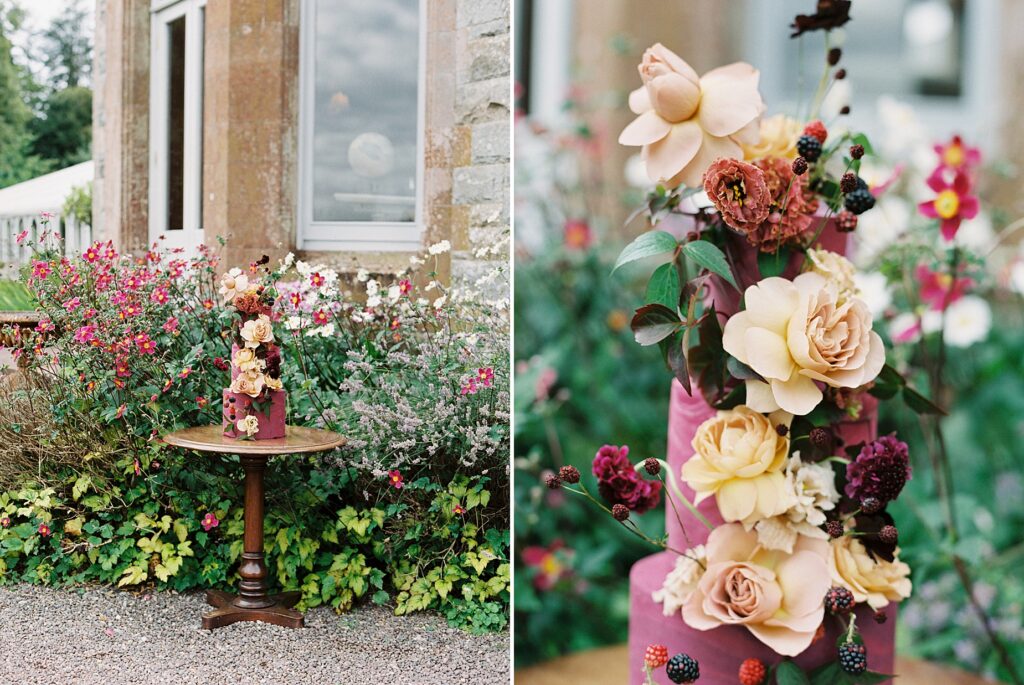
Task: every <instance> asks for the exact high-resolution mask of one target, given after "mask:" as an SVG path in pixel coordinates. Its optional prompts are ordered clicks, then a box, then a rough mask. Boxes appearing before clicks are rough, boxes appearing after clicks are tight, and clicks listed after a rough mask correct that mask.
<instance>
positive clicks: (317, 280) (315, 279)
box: [309, 272, 325, 288]
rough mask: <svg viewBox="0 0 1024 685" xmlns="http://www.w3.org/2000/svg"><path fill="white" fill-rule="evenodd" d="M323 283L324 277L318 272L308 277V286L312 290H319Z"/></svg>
mask: <svg viewBox="0 0 1024 685" xmlns="http://www.w3.org/2000/svg"><path fill="white" fill-rule="evenodd" d="M324 283H325V281H324V277H323V276H321V275H320V273H319V272H317V273H314V274H310V275H309V284H310V285H311V286H313V287H314V288H319V287H320V286H322V285H323V284H324Z"/></svg>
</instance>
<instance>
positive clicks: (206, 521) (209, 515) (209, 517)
mask: <svg viewBox="0 0 1024 685" xmlns="http://www.w3.org/2000/svg"><path fill="white" fill-rule="evenodd" d="M218 525H220V521H218V520H217V516H216V515H215V514H214V513H213V512H212V511H208V512H206V516H204V517H203V523H202V526H203V530H205V531H209V530H210V529H211V528H216V527H217V526H218Z"/></svg>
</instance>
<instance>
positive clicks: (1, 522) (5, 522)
mask: <svg viewBox="0 0 1024 685" xmlns="http://www.w3.org/2000/svg"><path fill="white" fill-rule="evenodd" d="M10 525H11V517H10V516H4V517H3V518H0V526H3V527H4V528H7V527H8V526H10Z"/></svg>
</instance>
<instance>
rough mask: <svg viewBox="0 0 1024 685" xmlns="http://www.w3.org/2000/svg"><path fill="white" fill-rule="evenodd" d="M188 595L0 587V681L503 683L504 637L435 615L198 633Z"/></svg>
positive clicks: (94, 684)
mask: <svg viewBox="0 0 1024 685" xmlns="http://www.w3.org/2000/svg"><path fill="white" fill-rule="evenodd" d="M206 610H208V607H207V606H206V603H205V601H204V600H203V597H202V596H201V595H198V594H188V595H179V594H176V593H171V592H159V593H156V594H153V595H144V596H137V595H133V594H130V593H128V592H117V591H113V590H109V589H91V590H84V591H82V590H57V589H51V588H38V587H32V586H26V585H15V586H12V587H9V588H0V684H2V685H121V684H122V683H123V684H129V683H130V684H131V685H148V684H150V683H152V684H153V685H193V684H197V685H198V684H202V685H221V684H224V685H227V684H230V685H291V684H292V683H295V684H296V685H300V684H301V685H320V684H321V683H322V684H324V685H340V684H342V683H344V684H345V685H350V684H354V683H374V684H375V685H386V684H391V683H395V684H398V683H401V684H402V685H427V684H430V683H444V684H445V685H453V684H458V683H473V684H474V685H477V684H479V685H490V684H492V683H508V682H509V673H510V669H509V637H508V633H507V632H505V633H502V634H499V635H488V636H483V637H474V636H472V635H468V634H466V633H463V632H462V631H459V630H456V629H453V628H449V627H448V625H447V623H446V622H445V620H444V619H443V618H442V617H439V616H435V615H421V614H416V615H413V616H408V617H396V616H393V615H392V614H391V612H390V611H389V610H388V609H386V608H382V607H377V606H364V607H360V608H357V609H355V610H353V611H351V612H349V613H347V614H342V615H340V616H339V615H337V614H335V613H334V612H333V611H331V610H330V609H323V608H317V609H312V610H310V611H309V612H307V613H306V627H305V629H301V630H290V629H287V628H279V627H277V626H272V625H267V624H263V623H256V622H253V623H236V624H233V625H230V626H226V627H224V628H218V629H217V630H214V631H205V630H202V629H201V628H200V627H199V617H200V614H202V613H203V612H204V611H206Z"/></svg>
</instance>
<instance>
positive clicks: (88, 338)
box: [74, 324, 96, 345]
mask: <svg viewBox="0 0 1024 685" xmlns="http://www.w3.org/2000/svg"><path fill="white" fill-rule="evenodd" d="M95 338H96V326H94V325H92V324H89V325H88V326H82V327H81V328H79V329H78V330H77V331H75V337H74V339H75V342H76V343H81V344H83V345H86V344H88V343H90V342H92V340H93V339H95Z"/></svg>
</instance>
